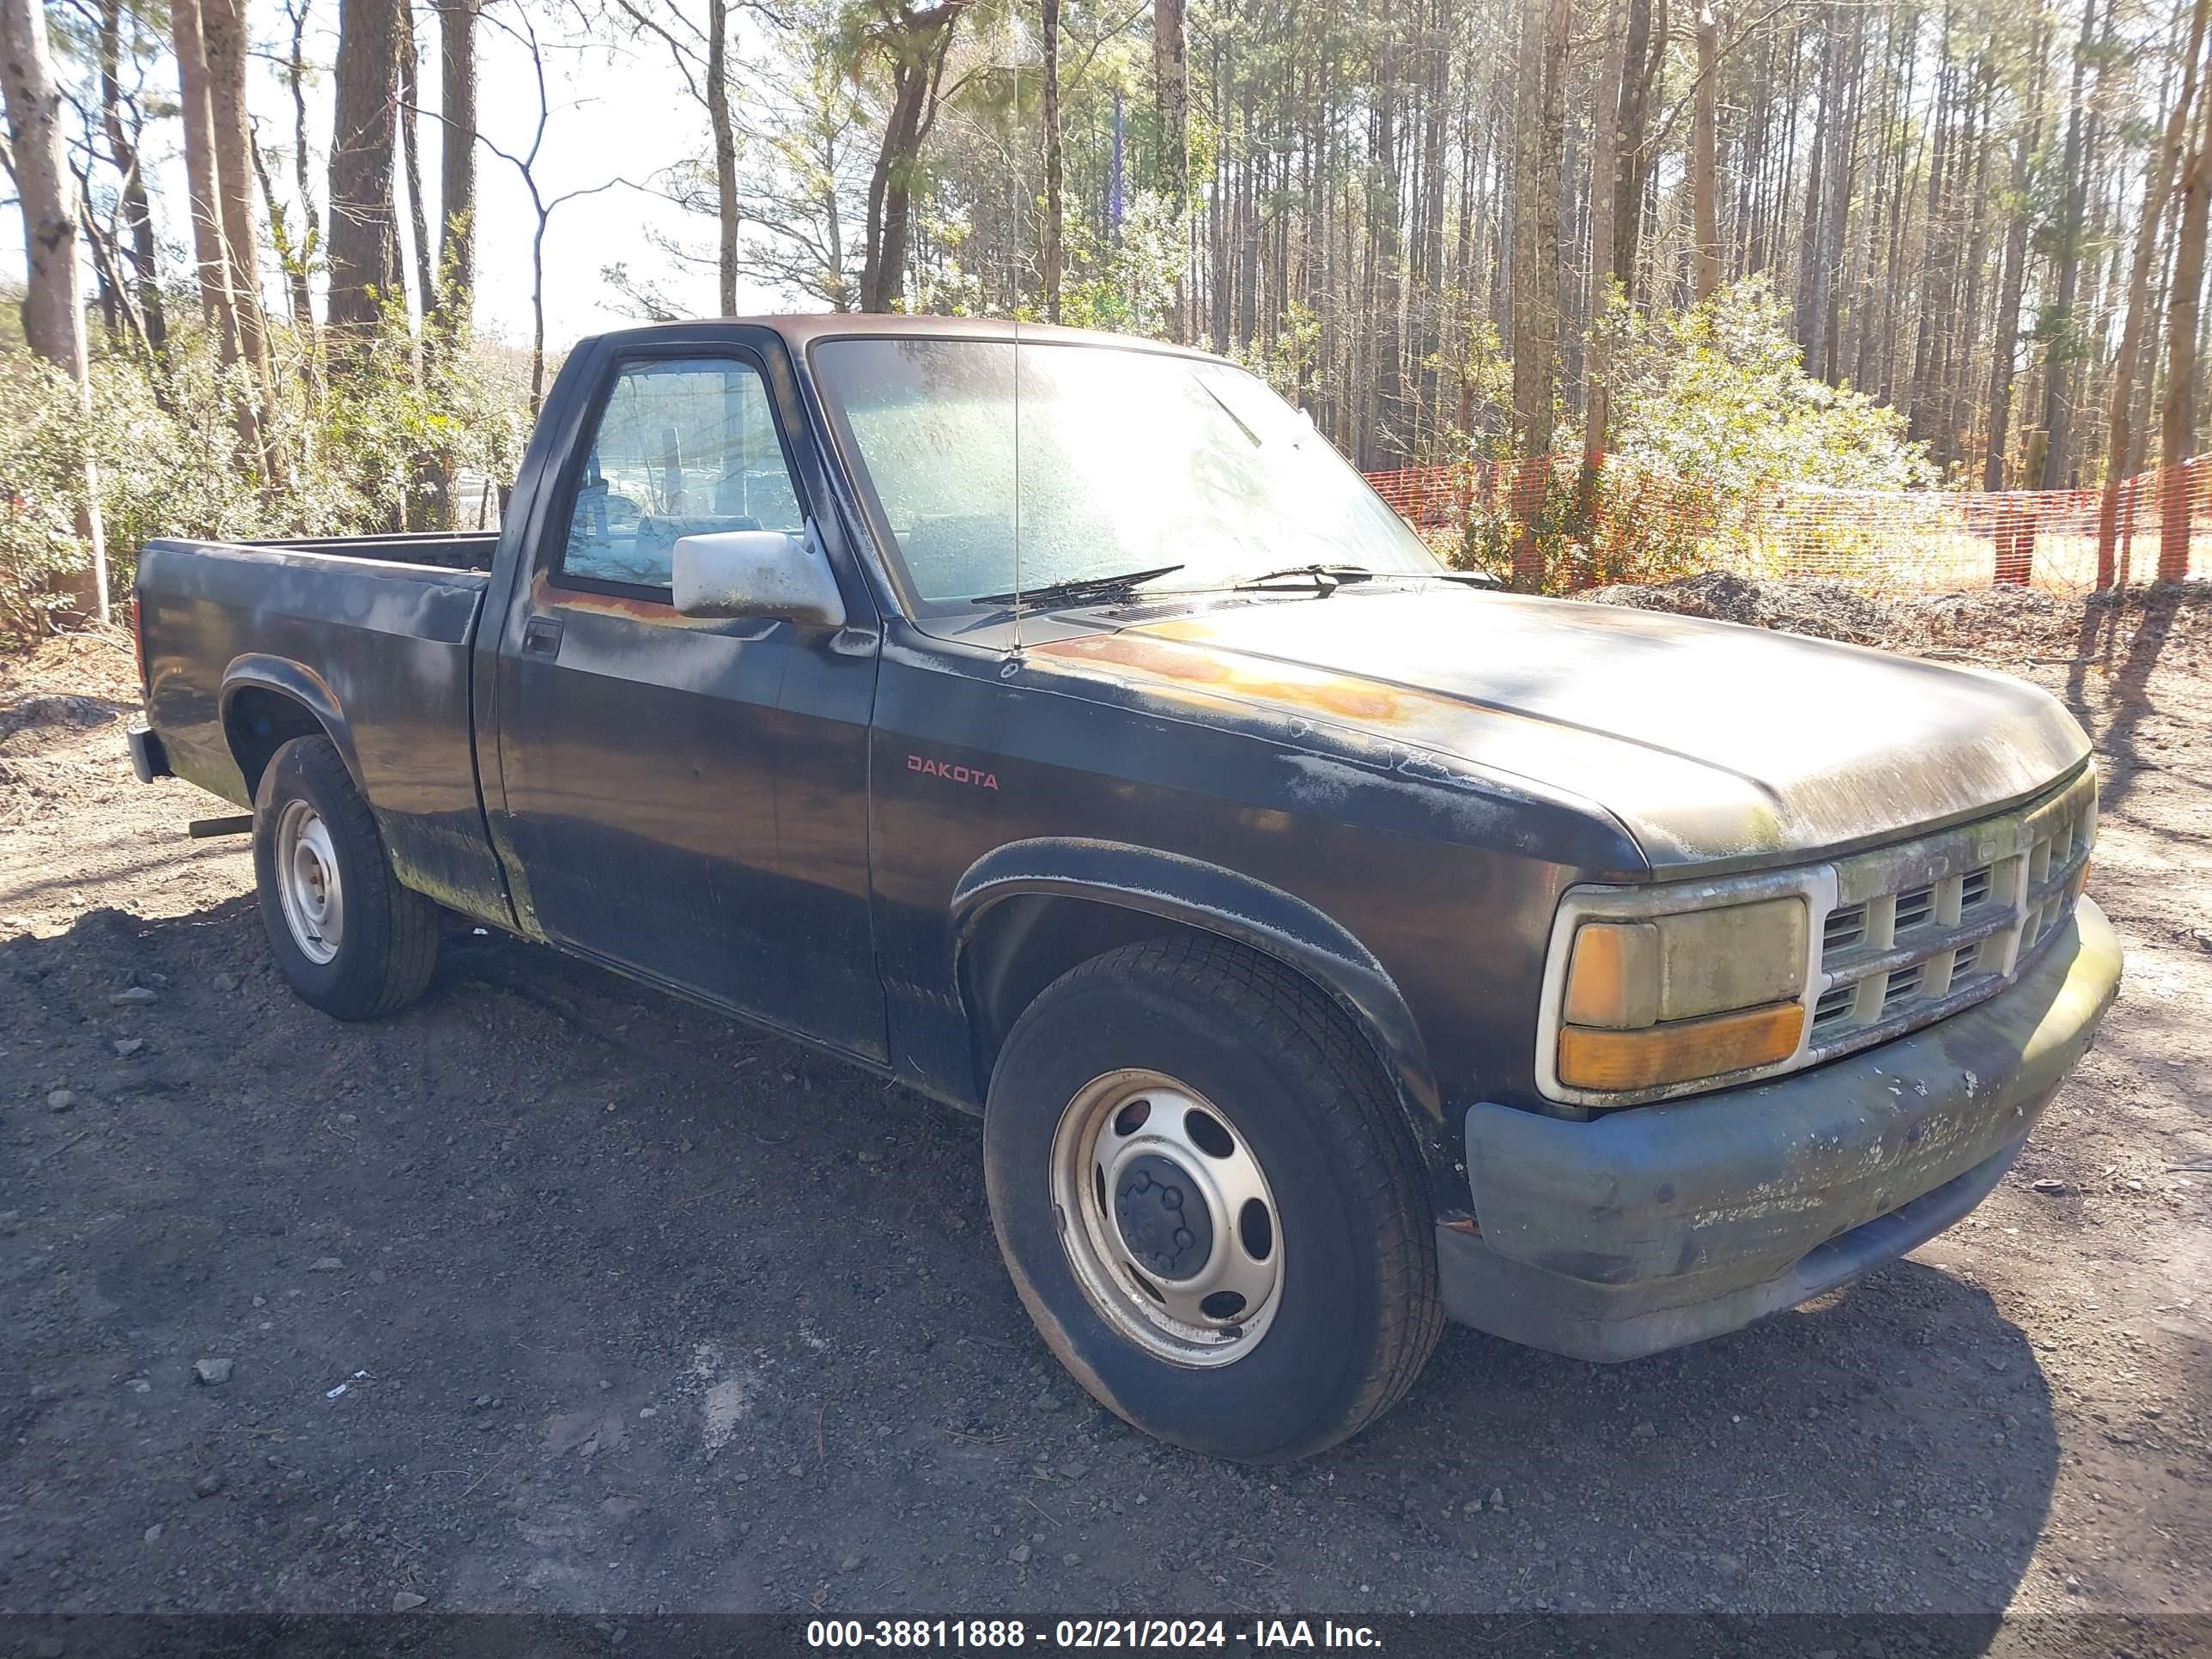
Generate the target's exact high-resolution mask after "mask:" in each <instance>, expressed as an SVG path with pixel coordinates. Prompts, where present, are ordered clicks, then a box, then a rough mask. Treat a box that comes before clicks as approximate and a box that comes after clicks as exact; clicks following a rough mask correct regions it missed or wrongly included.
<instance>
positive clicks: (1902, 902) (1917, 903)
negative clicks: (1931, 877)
mask: <svg viewBox="0 0 2212 1659" xmlns="http://www.w3.org/2000/svg"><path fill="white" fill-rule="evenodd" d="M1935 914H1936V890H1935V889H1934V888H1933V887H1916V888H1914V889H1913V890H1911V892H1909V893H1900V894H1899V895H1898V896H1897V931H1898V932H1899V933H1911V931H1912V930H1913V929H1914V928H1916V927H1919V926H1920V925H1921V924H1922V923H1923V922H1925V921H1927V920H1928V919H1929V917H1930V916H1932V915H1935Z"/></svg>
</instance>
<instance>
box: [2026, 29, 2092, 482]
mask: <svg viewBox="0 0 2212 1659" xmlns="http://www.w3.org/2000/svg"><path fill="white" fill-rule="evenodd" d="M2096 25H2097V0H2081V40H2080V42H2079V43H2078V44H2077V45H2076V46H2075V49H2074V83H2073V90H2072V92H2071V94H2069V99H2068V113H2067V118H2066V151H2065V157H2064V161H2063V164H2062V167H2063V171H2062V175H2061V178H2060V180H2059V188H2060V189H2061V190H2063V191H2064V192H2065V196H2064V199H2063V203H2062V204H2061V206H2060V208H2059V212H2058V246H2057V261H2058V274H2057V288H2056V292H2055V295H2054V297H2053V299H2052V301H2051V310H2050V312H2049V313H2048V314H2047V315H2046V317H2045V322H2044V326H2045V331H2046V332H2047V333H2048V335H2049V343H2048V344H2047V345H2046V346H2045V349H2044V356H2043V432H2044V443H2043V468H2042V473H2041V476H2040V477H2039V478H2038V479H2037V480H2036V483H2037V487H2038V488H2039V489H2057V488H2059V486H2060V485H2061V484H2063V483H2064V482H2065V480H2066V436H2067V434H2066V423H2067V420H2068V417H2069V413H2070V411H2071V409H2072V404H2071V402H2070V401H2069V394H2070V392H2071V385H2072V381H2071V375H2072V369H2073V363H2074V346H2075V333H2076V331H2075V325H2074V300H2075V293H2076V291H2077V289H2078V286H2079V283H2080V280H2081V222H2082V217H2083V198H2084V196H2085V194H2086V192H2087V189H2088V184H2089V180H2088V170H2087V168H2086V167H2084V166H2083V165H2082V161H2081V119H2082V101H2083V100H2082V97H2081V80H2082V76H2083V75H2084V74H2085V73H2086V72H2087V67H2088V60H2089V46H2090V43H2091V41H2092V40H2093V39H2094V37H2095V33H2096Z"/></svg>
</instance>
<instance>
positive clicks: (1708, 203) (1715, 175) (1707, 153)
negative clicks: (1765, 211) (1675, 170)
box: [1690, 0, 1721, 304]
mask: <svg viewBox="0 0 2212 1659" xmlns="http://www.w3.org/2000/svg"><path fill="white" fill-rule="evenodd" d="M1720 57H1721V32H1720V26H1719V25H1718V24H1717V22H1716V21H1714V19H1713V8H1712V0H1702V3H1700V4H1699V7H1698V87H1697V93H1696V95H1695V96H1694V98H1693V99H1692V103H1691V114H1690V218H1691V225H1692V229H1691V234H1692V237H1693V238H1694V240H1696V243H1697V252H1696V258H1695V259H1694V261H1693V271H1694V276H1693V279H1692V286H1691V293H1692V295H1693V296H1694V297H1695V298H1696V299H1697V301H1699V304H1703V303H1704V302H1705V301H1707V300H1710V299H1711V298H1712V297H1713V295H1716V294H1717V293H1719V292H1720V289H1721V226H1720V194H1721V186H1720V163H1719V160H1718V157H1717V153H1716V151H1717V126H1718V122H1719V114H1718V112H1719V108H1720V92H1719V87H1718V84H1717V83H1718V82H1719V80H1720Z"/></svg>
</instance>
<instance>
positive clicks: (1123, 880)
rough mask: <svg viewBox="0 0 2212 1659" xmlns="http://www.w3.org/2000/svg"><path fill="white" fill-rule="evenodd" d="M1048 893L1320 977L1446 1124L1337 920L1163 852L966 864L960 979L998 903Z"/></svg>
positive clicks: (1119, 848)
mask: <svg viewBox="0 0 2212 1659" xmlns="http://www.w3.org/2000/svg"><path fill="white" fill-rule="evenodd" d="M1024 894H1049V895H1054V896H1063V897H1069V898H1080V899H1085V900H1089V901H1091V902H1094V903H1100V904H1109V905H1114V906H1116V907H1119V908H1124V909H1130V910H1136V911H1141V912H1143V913H1145V914H1146V915H1155V916H1159V917H1161V918H1163V919H1164V920H1167V921H1176V922H1179V923H1182V924H1184V925H1186V926H1188V927H1197V928H1200V929H1202V930H1204V931H1205V932H1206V933H1215V934H1218V935H1219V936H1220V937H1222V938H1224V939H1233V940H1235V941H1236V942H1237V943H1238V944H1240V945H1245V946H1247V947H1248V948H1249V949H1251V950H1255V951H1259V952H1260V953H1261V954H1262V955H1264V956H1269V957H1274V958H1276V959H1277V960H1278V961H1279V962H1282V963H1285V965H1286V966H1288V967H1290V968H1292V969H1296V970H1297V972H1299V973H1301V974H1303V975H1305V976H1306V977H1307V978H1308V979H1310V980H1311V981H1314V982H1315V983H1316V985H1318V986H1320V987H1322V990H1324V991H1326V992H1327V993H1328V994H1329V996H1330V997H1331V998H1332V999H1333V1000H1334V1001H1335V1002H1336V1003H1337V1004H1338V1005H1339V1006H1340V1007H1342V1008H1343V1009H1344V1011H1345V1012H1346V1014H1347V1015H1349V1016H1350V1017H1351V1018H1352V1021H1353V1022H1354V1023H1355V1024H1357V1025H1358V1027H1359V1030H1360V1032H1361V1034H1362V1035H1363V1036H1364V1037H1365V1038H1366V1039H1367V1041H1368V1042H1369V1043H1370V1045H1372V1047H1373V1048H1374V1049H1375V1051H1376V1054H1378V1055H1379V1056H1380V1057H1381V1059H1382V1060H1383V1064H1384V1066H1385V1067H1386V1068H1387V1069H1388V1070H1389V1073H1390V1075H1391V1079H1392V1082H1393V1084H1394V1085H1395V1087H1396V1089H1397V1091H1398V1092H1399V1094H1400V1097H1401V1099H1402V1100H1403V1101H1404V1103H1406V1105H1407V1108H1408V1109H1409V1110H1411V1111H1413V1112H1415V1113H1417V1114H1418V1115H1419V1118H1421V1119H1423V1120H1425V1121H1428V1122H1430V1123H1432V1124H1433V1123H1438V1122H1441V1121H1442V1119H1443V1106H1442V1103H1441V1102H1440V1101H1439V1099H1438V1097H1437V1083H1436V1077H1435V1074H1434V1073H1433V1072H1432V1070H1431V1067H1430V1064H1429V1056H1428V1049H1427V1047H1426V1045H1425V1044H1424V1043H1423V1042H1422V1041H1421V1033H1420V1030H1419V1027H1418V1026H1417V1025H1416V1024H1414V1022H1413V1013H1412V1012H1411V1010H1409V1009H1408V1008H1407V1006H1406V999H1405V997H1404V996H1403V995H1402V994H1401V993H1400V991H1399V989H1398V987H1397V985H1396V983H1395V981H1393V980H1392V979H1391V977H1390V975H1389V972H1388V971H1387V970H1386V969H1384V968H1383V964H1382V963H1380V962H1379V961H1377V960H1376V957H1375V955H1374V953H1373V952H1372V951H1370V950H1368V949H1367V947H1366V946H1365V945H1362V944H1361V943H1360V942H1359V941H1358V939H1355V938H1354V937H1353V936H1352V934H1351V933H1349V932H1348V931H1346V929H1345V928H1344V927H1342V926H1341V925H1340V924H1339V923H1338V922H1336V921H1334V920H1332V919H1331V918H1330V917H1329V916H1328V915H1324V914H1323V913H1322V911H1320V910H1318V909H1316V908H1314V907H1313V906H1312V905H1310V904H1309V903H1307V902H1305V901H1304V899H1302V898H1299V897H1297V896H1296V895H1295V894H1291V893H1286V892H1285V891H1284V890H1282V889H1280V888H1279V887H1274V886H1271V885H1269V884H1267V883H1266V882H1262V881H1258V880H1255V879H1254V878H1252V877H1249V876H1245V875H1240V874H1238V873H1237V872H1236V871H1233V870H1230V869H1226V868H1224V867H1223V866H1219V865H1216V864H1207V863H1205V862H1203V861H1201V860H1197V859H1191V858H1186V857H1183V856H1182V854H1176V853H1168V852H1163V851H1161V850H1159V849H1158V848H1149V847H1136V846H1130V845H1127V844H1125V843H1122V842H1105V841H1092V840H1088V839H1084V838H1079V837H1074V836H1048V837H1039V838H1037V839H1035V840H1029V841H1018V842H1008V843H1007V844H1006V846H1003V847H1000V848H996V849H995V850H994V851H992V852H990V853H987V854H985V855H984V856H983V857H981V858H980V859H978V860H976V861H975V863H974V864H972V865H970V866H969V868H968V870H967V872H966V873H965V874H963V876H962V877H961V878H960V880H959V883H958V884H957V885H956V886H955V887H954V889H953V890H952V902H951V952H952V961H951V969H952V973H953V981H952V982H953V983H954V984H956V985H963V986H964V985H966V984H967V983H968V982H969V981H968V980H967V978H966V977H965V972H966V966H967V964H966V960H965V958H966V956H967V953H968V950H969V945H971V944H972V942H973V941H974V939H975V934H976V932H977V930H978V928H979V927H980V926H981V922H982V921H983V918H984V917H985V916H986V915H987V914H988V913H989V911H990V910H991V909H992V908H993V907H994V906H995V905H998V904H1000V903H1002V902H1005V901H1006V900H1007V899H1010V898H1013V897H1015V896H1020V895H1024Z"/></svg>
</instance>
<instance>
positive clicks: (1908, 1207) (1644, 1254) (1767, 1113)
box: [1437, 898, 2120, 1360]
mask: <svg viewBox="0 0 2212 1659" xmlns="http://www.w3.org/2000/svg"><path fill="white" fill-rule="evenodd" d="M2119 983H2120V942H2119V939H2118V935H2117V934H2115V933H2113V931H2112V924H2111V923H2110V922H2109V921H2106V919H2105V915H2104V912H2102V911H2101V910H2100V909H2098V908H2097V907H2096V906H2095V905H2094V904H2093V903H2091V902H2089V901H2088V900H2087V898H2083V899H2081V900H2080V901H2078V902H2077V903H2076V905H2075V912H2074V915H2073V918H2072V919H2071V920H2070V921H2068V922H2067V923H2066V925H2065V927H2063V929H2061V930H2060V932H2059V933H2058V935H2057V938H2055V939H2052V941H2051V945H2049V947H2048V948H2047V949H2046V950H2045V952H2044V953H2043V957H2042V959H2041V960H2040V961H2039V962H2038V963H2035V965H2034V966H2033V968H2031V969H2029V970H2028V971H2027V973H2026V974H2024V975H2021V978H2020V979H2019V980H2018V981H2015V983H2014V984H2013V985H2011V986H2010V987H2008V988H2006V989H2005V990H2003V991H2002V992H2000V993H1999V994H1997V995H1996V996H1994V997H1991V998H1990V1000H1988V1001H1986V1002H1984V1003H1979V1004H1977V1005H1976V1006H1973V1007H1971V1008H1968V1009H1966V1010H1964V1011H1963V1012H1960V1013H1956V1014H1954V1015H1952V1016H1951V1017H1950V1018H1948V1019H1945V1020H1942V1021H1941V1022H1939V1023H1938V1024H1934V1025H1931V1026H1929V1027H1927V1028H1926V1029H1924V1030H1919V1031H1916V1032H1913V1033H1911V1035H1909V1036H1903V1037H1899V1038H1898V1039H1897V1040H1896V1041H1894V1042H1887V1043H1884V1044H1883V1045H1881V1047H1880V1048H1869V1049H1867V1050H1866V1051H1864V1052H1863V1053H1861V1054H1852V1055H1850V1056H1848V1057H1846V1058H1844V1059H1841V1060H1832V1061H1830V1062H1829V1063H1828V1064H1826V1065H1825V1066H1819V1067H1816V1068H1815V1069H1814V1070H1812V1071H1809V1072H1805V1073H1799V1074H1798V1075H1796V1076H1795V1077H1790V1078H1786V1079H1777V1080H1776V1081H1774V1082H1771V1083H1765V1084H1759V1085H1752V1086H1749V1087H1746V1088H1741V1089H1733V1090H1729V1091H1724V1092H1722V1093H1718V1094H1711V1095H1704V1096H1699V1097H1695V1098H1692V1099H1686V1100H1680V1101H1674V1102H1670V1103H1666V1104H1662V1105H1655V1106H1638V1107H1631V1108H1627V1109H1623V1110H1620V1111H1616V1112H1613V1113H1611V1114H1609V1115H1606V1116H1603V1117H1600V1118H1597V1119H1595V1120H1593V1121H1589V1122H1586V1123H1577V1122H1570V1121H1565V1120H1563V1119H1559V1118H1550V1117H1543V1116H1540V1115H1536V1114H1534V1113H1532V1112H1522V1111H1516V1110H1514V1109H1510V1108H1509V1107H1504V1106H1497V1105H1491V1104H1480V1105H1477V1106H1474V1107H1473V1108H1472V1109H1469V1111H1468V1118H1467V1167H1468V1177H1469V1185H1470V1187H1471V1188H1472V1189H1473V1195H1474V1214H1475V1225H1477V1226H1478V1227H1479V1228H1480V1232H1479V1233H1474V1234H1470V1233H1467V1232H1463V1231H1456V1230H1454V1229H1452V1228H1449V1227H1440V1228H1438V1229H1437V1258H1438V1261H1437V1265H1438V1269H1439V1272H1440V1274H1441V1277H1442V1289H1443V1303H1444V1310H1445V1311H1446V1312H1447V1313H1448V1314H1449V1315H1450V1316H1452V1317H1453V1318H1454V1319H1456V1320H1458V1321H1459V1322H1461V1323H1462V1324H1467V1325H1472V1326H1474V1327H1475V1328H1478V1329H1480V1330H1485V1331H1489V1332H1492V1333H1493V1334H1496V1335H1498V1336H1503V1337H1507V1338H1510V1339H1511V1340H1514V1341H1516V1342H1524V1343H1527V1344H1528V1345H1529V1346H1532V1347H1538V1348H1546V1349H1549V1350H1551V1351H1552V1352H1556V1353H1565V1354H1572V1355H1574V1356H1576V1357H1577V1358H1583V1359H1603V1360H1615V1359H1632V1358H1637V1357H1638V1356H1639V1355H1642V1354H1647V1353H1656V1352H1658V1351H1660V1350H1661V1349H1662V1348H1672V1347H1677V1346H1680V1345H1681V1344H1683V1343H1685V1342H1695V1341H1698V1340H1701V1339H1703V1338H1705V1337H1708V1336H1717V1335H1719V1334H1721V1333H1722V1332H1723V1331H1732V1330H1735V1329H1737V1328H1739V1327H1741V1326H1744V1325H1747V1324H1749V1323H1750V1322H1752V1321H1753V1320H1754V1319H1758V1318H1759V1317H1761V1316H1764V1315H1766V1314H1771V1313H1776V1312H1779V1311H1780V1310H1783V1309H1784V1308H1791V1307H1795V1306H1796V1304H1799V1303H1801V1302H1803V1301H1805V1300H1807V1299H1808V1297H1815V1296H1819V1295H1820V1294H1821V1293H1822V1292H1823V1291H1829V1290H1832V1289H1834V1288H1835V1287H1836V1286H1837V1285H1841V1284H1844V1283H1845V1282H1846V1281H1848V1280H1850V1279H1855V1278H1857V1276H1858V1275H1859V1274H1861V1273H1865V1272H1866V1271H1867V1270H1868V1269H1869V1268H1870V1267H1878V1266H1879V1265H1881V1263H1882V1262H1885V1261H1893V1260H1895V1259H1896V1258H1897V1257H1898V1256H1900V1255H1904V1254H1905V1251H1907V1250H1910V1249H1912V1248H1913V1247H1914V1246H1915V1245H1917V1244H1919V1243H1923V1241H1925V1240H1927V1239H1929V1238H1931V1237H1934V1236H1935V1235H1936V1234H1937V1233H1939V1232H1941V1231H1943V1229H1944V1228H1946V1227H1948V1226H1949V1225H1951V1224H1952V1223H1954V1221H1956V1220H1958V1219H1959V1218H1960V1217H1961V1216H1963V1215H1965V1214H1966V1212H1968V1211H1969V1210H1971V1209H1972V1208H1973V1207H1974V1206H1976V1205H1977V1204H1978V1203H1980V1202H1981V1201H1982V1200H1983V1199H1984V1197H1986V1196H1987V1195H1988V1194H1989V1192H1990V1188H1993V1187H1995V1186H1996V1183H1997V1182H1998V1180H1999V1179H2000V1178H2001V1177H2002V1176H2003V1174H2004V1172H2005V1170H2007V1168H2008V1167H2009V1166H2010V1164H2011V1163H2012V1161H2013V1159H2014V1158H2015V1157H2016V1156H2017V1155H2018V1153H2019V1152H2020V1148H2021V1143H2022V1142H2023V1141H2024V1140H2026V1139H2027V1132H2028V1129H2029V1127H2031V1126H2032V1125H2033V1123H2034V1121H2035V1119H2036V1117H2037V1115H2039V1114H2040V1113H2041V1111H2042V1110H2043V1108H2044V1106H2045V1103H2048V1102H2049V1100H2050V1099H2051V1096H2052V1095H2053V1094H2055V1093H2057V1090H2058V1085H2060V1084H2062V1083H2063V1082H2064V1081H2065V1080H2066V1078H2067V1076H2068V1075H2069V1073H2071V1072H2072V1071H2073V1069H2074V1067H2075V1064H2076V1063H2077V1062H2078V1061H2079V1060H2081V1055H2082V1054H2083V1053H2084V1051H2086V1050H2087V1048H2088V1046H2089V1042H2090V1040H2091V1038H2092V1037H2093V1036H2095V1034H2096V1030H2097V1023H2098V1022H2099V1021H2100V1019H2102V1018H2104V1015H2105V1011H2106V1009H2107V1008H2109V1007H2111V1006H2112V999H2113V997H2114V996H2115V995H2116V994H2118V990H2119Z"/></svg>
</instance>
